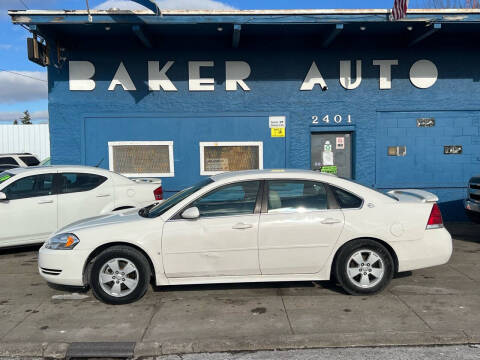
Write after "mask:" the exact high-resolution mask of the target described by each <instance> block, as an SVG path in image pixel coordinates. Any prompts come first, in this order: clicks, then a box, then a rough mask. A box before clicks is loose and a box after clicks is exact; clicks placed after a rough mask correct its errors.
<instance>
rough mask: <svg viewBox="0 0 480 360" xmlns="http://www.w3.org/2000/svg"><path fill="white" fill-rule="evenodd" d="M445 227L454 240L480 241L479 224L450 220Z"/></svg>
mask: <svg viewBox="0 0 480 360" xmlns="http://www.w3.org/2000/svg"><path fill="white" fill-rule="evenodd" d="M445 227H446V228H447V230H448V231H449V232H450V234H451V235H452V237H453V238H454V239H455V240H462V241H470V242H475V243H480V224H475V223H473V222H451V223H446V224H445Z"/></svg>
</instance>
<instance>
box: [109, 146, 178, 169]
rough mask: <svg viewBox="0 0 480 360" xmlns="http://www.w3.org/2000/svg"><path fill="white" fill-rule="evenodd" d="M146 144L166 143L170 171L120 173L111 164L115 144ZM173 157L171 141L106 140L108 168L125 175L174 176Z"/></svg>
mask: <svg viewBox="0 0 480 360" xmlns="http://www.w3.org/2000/svg"><path fill="white" fill-rule="evenodd" d="M131 145H134V146H146V145H164V146H165V145H167V146H168V160H169V167H170V172H168V173H120V172H117V171H116V170H115V167H114V164H113V148H114V147H115V146H131ZM174 163H175V161H174V158H173V141H109V142H108V169H109V170H110V171H113V172H115V173H117V174H120V175H123V176H125V177H146V176H148V177H174V176H175V169H174Z"/></svg>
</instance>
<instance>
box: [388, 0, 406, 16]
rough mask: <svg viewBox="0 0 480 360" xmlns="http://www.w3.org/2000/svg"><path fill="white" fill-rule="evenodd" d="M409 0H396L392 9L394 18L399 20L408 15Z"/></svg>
mask: <svg viewBox="0 0 480 360" xmlns="http://www.w3.org/2000/svg"><path fill="white" fill-rule="evenodd" d="M407 8H408V0H395V1H394V3H393V9H392V19H393V20H399V19H402V18H404V17H405V16H407Z"/></svg>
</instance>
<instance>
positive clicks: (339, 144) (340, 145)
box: [335, 136, 345, 150]
mask: <svg viewBox="0 0 480 360" xmlns="http://www.w3.org/2000/svg"><path fill="white" fill-rule="evenodd" d="M335 143H336V145H335V148H336V149H337V150H344V149H345V138H344V137H343V136H341V137H337V138H336V141H335Z"/></svg>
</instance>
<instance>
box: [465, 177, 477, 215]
mask: <svg viewBox="0 0 480 360" xmlns="http://www.w3.org/2000/svg"><path fill="white" fill-rule="evenodd" d="M464 204H465V212H466V213H467V216H468V218H469V219H470V220H471V221H473V222H475V223H477V224H480V176H474V177H472V178H471V179H470V181H469V182H468V190H467V198H466V199H465V202H464Z"/></svg>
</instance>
